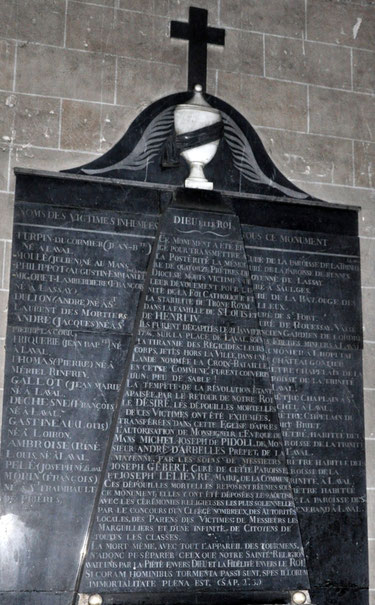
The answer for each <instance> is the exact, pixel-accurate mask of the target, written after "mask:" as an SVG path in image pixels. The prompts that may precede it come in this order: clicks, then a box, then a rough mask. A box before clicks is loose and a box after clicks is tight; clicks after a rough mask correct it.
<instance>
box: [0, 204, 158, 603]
mask: <svg viewBox="0 0 375 605" xmlns="http://www.w3.org/2000/svg"><path fill="white" fill-rule="evenodd" d="M41 202H43V199H42V200H41ZM155 229H156V221H155V217H152V216H151V215H143V216H142V217H141V216H139V215H138V216H136V215H134V214H132V213H126V212H121V213H120V212H116V211H101V212H96V211H95V210H90V211H89V210H86V209H80V208H73V207H70V208H69V207H61V206H60V207H59V206H52V207H51V206H49V205H48V206H47V205H45V204H43V203H39V204H36V203H29V202H23V201H22V202H20V203H18V204H16V208H15V218H14V234H13V242H14V243H13V252H12V266H11V294H10V299H9V319H8V336H7V357H6V381H5V401H6V405H5V410H4V421H3V437H2V447H3V449H2V480H3V486H2V496H3V511H4V515H5V517H4V518H5V525H6V529H7V530H8V531H7V533H6V536H9V539H8V540H5V542H4V544H3V547H4V549H5V550H4V552H3V553H2V554H3V556H2V565H3V566H4V573H3V574H2V584H1V589H2V590H9V591H11V590H18V591H22V590H25V591H48V590H59V591H67V592H69V591H70V592H71V595H70V602H71V600H72V599H73V590H74V583H75V578H76V575H77V569H78V565H79V561H80V557H81V551H82V547H83V544H84V541H85V537H86V531H87V527H88V523H89V520H90V515H91V511H92V507H93V505H94V499H95V495H96V491H97V488H98V482H99V478H100V473H101V468H102V463H103V457H104V452H105V447H106V443H107V439H108V433H109V427H110V423H111V419H112V413H113V409H114V404H115V400H116V396H117V392H118V390H119V387H120V383H121V374H122V368H123V364H124V360H125V356H126V352H127V349H128V344H129V340H130V334H131V332H132V329H133V323H134V316H135V312H136V309H137V304H138V299H139V295H140V292H141V290H142V288H143V282H144V277H145V270H146V268H147V264H148V260H149V256H150V252H151V247H152V241H153V237H154V235H155ZM15 559H17V560H18V565H14V561H15ZM42 562H43V564H42ZM9 598H10V597H9ZM44 598H46V599H48V595H47V594H46V595H45V597H44ZM56 598H57V597H56ZM64 598H65V597H63V596H61V599H64ZM46 602H47V601H46ZM57 602H58V603H60V601H56V603H57ZM61 602H63V601H61Z"/></svg>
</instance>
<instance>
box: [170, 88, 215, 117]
mask: <svg viewBox="0 0 375 605" xmlns="http://www.w3.org/2000/svg"><path fill="white" fill-rule="evenodd" d="M202 90H203V88H202V86H201V84H196V85H195V86H194V95H193V96H192V98H191V99H190V101H186V103H182V104H180V105H177V107H176V109H180V108H182V107H184V108H185V107H187V108H189V109H192V108H193V107H194V108H196V109H199V110H200V111H209V112H211V113H217V114H218V115H220V111H219V110H218V109H215V108H214V107H211V105H209V104H208V103H207V101H206V100H205V98H204V97H203V95H202Z"/></svg>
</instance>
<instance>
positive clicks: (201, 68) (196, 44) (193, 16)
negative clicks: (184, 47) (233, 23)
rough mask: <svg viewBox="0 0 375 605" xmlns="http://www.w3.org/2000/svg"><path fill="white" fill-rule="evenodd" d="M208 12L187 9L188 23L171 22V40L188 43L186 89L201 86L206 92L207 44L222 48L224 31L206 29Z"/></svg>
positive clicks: (213, 28)
mask: <svg viewBox="0 0 375 605" xmlns="http://www.w3.org/2000/svg"><path fill="white" fill-rule="evenodd" d="M207 21H208V11H207V10H206V9H204V8H196V7H194V6H191V7H190V8H189V23H182V22H181V21H171V38H179V39H181V40H188V41H189V65H188V89H189V90H192V89H193V88H194V86H195V84H201V85H202V87H203V90H206V77H207V44H218V45H220V46H224V38H225V30H224V29H219V28H217V27H207Z"/></svg>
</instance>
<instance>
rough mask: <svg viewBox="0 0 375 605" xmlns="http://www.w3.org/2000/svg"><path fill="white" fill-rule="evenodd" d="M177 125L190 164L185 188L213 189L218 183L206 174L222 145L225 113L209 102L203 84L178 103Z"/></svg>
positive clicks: (180, 143) (183, 152) (175, 113)
mask: <svg viewBox="0 0 375 605" xmlns="http://www.w3.org/2000/svg"><path fill="white" fill-rule="evenodd" d="M215 124H216V125H217V126H218V128H215V126H214V125H215ZM174 125H175V131H176V135H177V143H178V146H179V147H180V148H181V149H182V151H181V155H182V157H183V158H185V160H186V161H187V163H188V164H189V167H190V174H189V176H188V178H187V179H186V180H185V187H191V188H194V189H213V186H214V185H213V183H210V182H209V181H208V180H207V179H206V177H205V176H204V172H203V168H204V166H206V164H208V163H209V162H210V161H211V160H212V158H213V157H214V155H215V153H216V151H217V148H218V146H219V142H220V136H221V135H220V134H219V133H220V126H221V115H220V111H218V110H217V109H214V107H211V106H210V105H209V104H208V103H207V102H206V101H205V99H204V98H203V95H202V86H201V85H200V84H196V85H195V87H194V96H193V98H192V99H191V100H190V101H188V102H187V103H183V104H181V105H177V107H176V109H175V112H174ZM215 137H217V138H215ZM212 139H213V140H212ZM206 141H208V142H206ZM194 144H195V145H196V146H193V145H194Z"/></svg>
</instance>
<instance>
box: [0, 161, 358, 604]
mask: <svg viewBox="0 0 375 605" xmlns="http://www.w3.org/2000/svg"><path fill="white" fill-rule="evenodd" d="M165 178H167V177H165ZM223 178H224V179H225V178H226V177H223ZM163 179H164V177H163ZM280 183H281V180H280V182H279V184H280ZM296 191H297V190H296ZM356 230H357V218H356V213H355V212H354V211H353V210H350V209H344V208H343V209H341V208H340V209H339V208H331V207H328V206H327V205H324V204H319V202H317V201H315V203H314V202H306V203H302V202H299V203H296V202H295V200H294V201H289V202H287V201H285V200H278V201H275V200H273V199H271V198H269V199H261V198H260V197H259V198H256V197H255V195H253V197H251V194H250V193H249V194H248V195H247V196H245V195H243V194H242V195H241V194H238V195H237V194H230V195H229V194H225V195H222V194H220V193H218V192H200V191H181V190H177V191H176V190H174V189H173V188H172V187H171V186H170V185H165V186H163V185H158V186H154V187H153V186H152V185H150V184H140V183H138V184H137V183H134V182H133V183H126V182H124V181H118V182H116V181H115V180H112V181H111V180H110V179H107V180H105V179H100V178H98V177H96V178H95V177H83V176H76V175H60V176H59V175H53V174H47V173H44V174H40V175H38V174H36V173H30V172H28V171H24V172H22V173H20V174H19V175H18V177H17V204H16V211H15V230H14V243H13V255H12V267H11V275H12V277H11V295H10V301H9V326H8V335H7V359H6V380H5V407H4V422H3V433H2V465H3V466H2V471H1V476H2V481H3V512H2V515H3V516H2V523H4V525H5V527H6V529H7V531H8V533H7V534H6V536H7V539H6V540H5V541H4V542H3V544H2V549H3V552H4V556H3V557H2V561H3V563H2V564H3V572H2V574H1V582H0V597H1V599H2V602H4V603H6V604H7V605H15V604H16V603H17V605H18V603H25V604H26V603H30V604H32V605H37V604H38V603H43V605H44V604H45V605H73V603H74V604H76V603H77V604H78V603H80V602H82V599H81V597H80V595H82V594H91V593H100V594H101V595H102V597H103V603H104V605H114V604H117V605H124V604H125V603H134V604H139V605H140V604H141V603H142V604H143V603H148V604H149V605H159V604H160V605H161V604H162V603H168V604H170V605H176V603H181V604H182V603H186V605H187V604H188V603H191V602H192V601H194V602H195V603H196V604H199V603H211V604H212V605H213V604H216V603H217V604H219V603H222V604H223V603H228V605H229V603H231V605H233V604H237V605H239V604H240V603H241V604H242V605H245V603H247V604H251V603H258V604H263V605H264V604H265V603H270V604H271V603H273V604H276V603H287V602H289V600H288V599H290V597H289V594H290V591H292V590H295V589H305V590H309V591H310V594H311V597H312V602H313V603H314V604H315V605H344V603H345V605H347V602H348V600H351V602H353V603H358V604H360V605H366V603H367V588H366V586H367V557H366V508H365V484H364V448H363V411H362V395H361V385H362V379H361V372H362V368H361V348H362V335H361V312H360V277H359V250H358V240H357V237H356ZM15 560H17V561H18V563H17V564H14V561H15ZM82 598H86V597H82ZM83 602H84V601H83Z"/></svg>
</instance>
